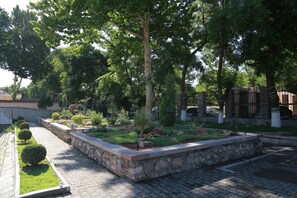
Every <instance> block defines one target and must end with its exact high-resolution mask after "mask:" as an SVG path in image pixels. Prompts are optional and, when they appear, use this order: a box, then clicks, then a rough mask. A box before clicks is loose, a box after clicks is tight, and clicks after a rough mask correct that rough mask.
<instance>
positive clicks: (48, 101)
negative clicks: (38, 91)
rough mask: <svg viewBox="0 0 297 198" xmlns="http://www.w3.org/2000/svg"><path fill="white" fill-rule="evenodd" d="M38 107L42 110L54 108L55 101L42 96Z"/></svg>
mask: <svg viewBox="0 0 297 198" xmlns="http://www.w3.org/2000/svg"><path fill="white" fill-rule="evenodd" d="M37 106H38V108H40V109H46V108H47V107H50V106H53V100H52V99H51V97H50V96H42V97H41V98H40V99H39V100H38V104H37Z"/></svg>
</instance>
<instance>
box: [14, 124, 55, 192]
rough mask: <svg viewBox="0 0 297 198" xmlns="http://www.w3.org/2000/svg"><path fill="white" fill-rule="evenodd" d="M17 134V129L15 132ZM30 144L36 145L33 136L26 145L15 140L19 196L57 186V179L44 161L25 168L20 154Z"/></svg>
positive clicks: (48, 164)
mask: <svg viewBox="0 0 297 198" xmlns="http://www.w3.org/2000/svg"><path fill="white" fill-rule="evenodd" d="M18 132H19V129H18V130H17V133H18ZM31 144H37V143H36V140H35V139H34V137H33V136H32V138H31V139H30V140H28V141H27V143H26V144H25V143H24V142H23V141H22V140H19V139H18V140H17V150H18V157H19V167H20V171H19V173H20V193H21V194H25V193H29V192H32V191H36V190H42V189H46V188H51V187H57V186H59V179H58V177H57V175H56V173H55V171H54V170H53V168H52V167H51V165H50V163H49V162H48V161H47V160H46V159H45V160H43V161H42V162H40V164H39V165H37V166H35V167H31V166H27V165H25V164H24V163H23V162H22V160H21V152H22V150H23V148H25V146H27V145H31Z"/></svg>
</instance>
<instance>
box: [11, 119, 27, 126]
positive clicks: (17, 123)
mask: <svg viewBox="0 0 297 198" xmlns="http://www.w3.org/2000/svg"><path fill="white" fill-rule="evenodd" d="M23 122H26V121H25V120H18V121H16V122H15V123H14V124H15V126H17V127H20V125H21V124H22V123H23Z"/></svg>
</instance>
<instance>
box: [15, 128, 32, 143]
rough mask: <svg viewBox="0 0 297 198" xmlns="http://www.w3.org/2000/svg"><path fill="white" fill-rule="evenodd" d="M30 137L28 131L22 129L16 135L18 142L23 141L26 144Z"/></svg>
mask: <svg viewBox="0 0 297 198" xmlns="http://www.w3.org/2000/svg"><path fill="white" fill-rule="evenodd" d="M31 137H32V133H31V131H30V130H29V129H22V130H21V131H20V132H19V134H18V138H19V139H20V140H23V141H25V143H27V140H30V139H31Z"/></svg>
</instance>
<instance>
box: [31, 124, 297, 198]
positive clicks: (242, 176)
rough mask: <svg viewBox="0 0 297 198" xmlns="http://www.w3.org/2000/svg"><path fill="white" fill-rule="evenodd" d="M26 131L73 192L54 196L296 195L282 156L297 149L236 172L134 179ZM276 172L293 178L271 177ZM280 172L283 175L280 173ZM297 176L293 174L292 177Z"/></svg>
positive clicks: (37, 130) (47, 135) (35, 129)
mask: <svg viewBox="0 0 297 198" xmlns="http://www.w3.org/2000/svg"><path fill="white" fill-rule="evenodd" d="M30 126H31V128H30V130H31V131H32V133H33V135H34V137H35V138H36V139H37V140H38V141H39V142H40V143H42V144H43V145H44V146H45V147H46V149H47V152H48V157H49V159H50V161H51V162H52V163H53V164H54V165H55V166H56V168H57V169H58V171H59V172H60V173H61V174H62V176H63V177H64V179H65V180H66V181H67V182H68V184H69V185H70V191H71V193H69V194H66V195H62V196H57V197H76V198H79V197H84V198H85V197H104V198H107V197H207V198H208V197H269V198H271V197H275V198H276V197H296V194H297V181H296V179H294V177H295V176H294V175H296V176H297V167H296V166H295V167H294V166H285V165H284V166H282V165H281V164H280V162H281V161H280V160H279V159H280V156H287V157H288V158H285V159H289V158H290V159H291V158H292V159H294V157H296V152H297V148H288V149H287V150H285V151H282V152H277V153H275V154H272V155H269V156H267V157H266V158H262V159H259V160H256V161H253V162H250V163H247V164H242V165H238V166H236V167H233V168H232V169H233V171H234V172H235V173H228V172H224V171H219V170H217V167H205V168H199V169H195V170H190V171H184V172H181V173H178V174H174V175H169V176H166V177H162V178H158V179H151V180H148V181H144V182H139V183H134V182H132V181H130V180H127V179H125V178H120V177H118V176H116V175H114V174H112V173H110V172H109V171H108V170H107V169H105V168H104V167H102V166H100V165H97V164H96V163H95V162H94V161H92V160H90V159H89V158H87V157H86V156H85V155H84V154H82V153H81V152H79V151H78V150H76V149H74V148H73V147H72V146H71V145H68V144H67V143H65V142H63V141H62V140H60V139H59V138H58V137H56V136H55V135H53V134H52V133H51V132H50V131H48V130H47V129H45V128H43V127H40V126H39V125H37V124H34V123H31V125H30ZM265 170H270V171H271V172H272V173H273V172H275V170H281V171H283V173H287V174H288V173H289V174H290V175H291V176H292V177H291V178H288V179H286V178H281V175H274V176H272V175H271V174H270V173H269V171H268V172H267V171H266V172H265ZM283 173H281V174H283ZM296 178H297V177H296Z"/></svg>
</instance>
